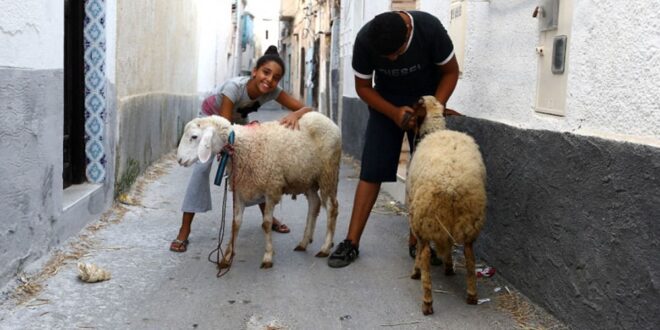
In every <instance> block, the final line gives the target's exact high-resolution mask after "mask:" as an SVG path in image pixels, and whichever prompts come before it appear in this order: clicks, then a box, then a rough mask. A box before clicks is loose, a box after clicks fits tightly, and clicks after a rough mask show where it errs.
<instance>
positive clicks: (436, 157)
mask: <svg viewBox="0 0 660 330" xmlns="http://www.w3.org/2000/svg"><path fill="white" fill-rule="evenodd" d="M423 99H424V106H425V107H426V111H427V116H426V118H425V122H424V123H423V124H422V127H421V129H420V133H422V134H423V137H422V139H421V141H420V142H419V144H418V145H417V148H416V150H415V153H414V155H413V157H412V160H411V163H410V167H409V170H408V177H407V180H406V192H407V203H408V210H409V222H410V228H411V231H412V232H413V234H414V235H415V236H416V237H417V239H418V243H417V244H418V245H417V251H418V253H417V257H416V259H415V266H414V268H413V275H412V277H413V278H415V279H419V277H420V275H421V278H422V288H423V292H424V297H423V304H422V312H423V313H424V314H425V315H427V314H431V313H433V307H432V303H433V301H432V295H431V279H430V272H429V267H430V265H429V263H430V245H429V243H430V242H431V241H433V242H434V243H435V245H436V249H437V250H438V255H439V256H441V257H442V259H443V261H444V265H445V274H447V275H450V274H453V273H454V270H453V261H452V256H451V252H452V245H453V244H462V245H463V247H464V254H465V260H466V271H467V295H468V297H467V302H468V303H469V304H476V303H477V291H476V274H475V258H474V252H473V249H472V244H473V243H474V241H475V240H476V239H477V236H478V235H479V232H480V230H481V228H482V227H483V225H484V220H485V212H486V168H485V166H484V163H483V159H482V156H481V153H480V152H479V147H478V145H477V144H476V143H475V141H474V139H473V138H472V137H470V136H469V135H467V134H464V133H461V132H455V131H449V130H445V129H442V128H444V127H445V123H444V117H443V116H442V111H443V110H444V108H443V107H442V105H440V104H439V103H438V102H437V100H436V99H435V98H434V97H428V96H426V97H424V98H423ZM426 121H429V123H427V122H426ZM425 124H426V125H425ZM425 127H426V128H428V127H432V128H435V129H437V128H441V129H439V130H437V131H432V129H426V131H425ZM424 134H425V135H424ZM420 270H421V274H420Z"/></svg>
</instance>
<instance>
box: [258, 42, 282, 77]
mask: <svg viewBox="0 0 660 330" xmlns="http://www.w3.org/2000/svg"><path fill="white" fill-rule="evenodd" d="M271 61H274V62H275V63H277V64H279V65H280V67H282V74H284V71H285V70H286V68H285V67H284V61H282V58H281V57H280V54H279V53H278V52H277V47H275V46H272V45H271V46H269V47H268V48H267V49H266V52H265V53H264V55H263V56H261V57H259V59H258V60H257V65H256V68H257V69H259V68H260V67H261V66H262V65H264V64H266V63H268V62H271Z"/></svg>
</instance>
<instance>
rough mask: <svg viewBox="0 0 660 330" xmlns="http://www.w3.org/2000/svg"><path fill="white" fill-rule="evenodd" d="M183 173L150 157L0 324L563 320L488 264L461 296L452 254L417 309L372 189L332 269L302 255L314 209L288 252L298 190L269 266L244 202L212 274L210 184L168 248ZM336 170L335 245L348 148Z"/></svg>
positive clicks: (447, 325)
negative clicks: (355, 234)
mask: <svg viewBox="0 0 660 330" xmlns="http://www.w3.org/2000/svg"><path fill="white" fill-rule="evenodd" d="M258 115H259V116H258V118H259V119H261V120H268V119H273V118H277V117H279V116H281V115H282V112H281V111H277V110H271V111H262V110H260V111H259V112H258ZM190 172H191V169H190V168H183V167H180V166H179V165H178V164H177V163H176V161H175V159H174V154H173V153H172V154H169V155H166V156H165V157H163V158H162V159H161V160H160V161H159V162H157V163H156V164H154V165H153V166H151V167H150V168H149V169H148V171H147V172H146V173H145V174H144V175H142V176H141V177H140V178H139V179H138V182H136V184H135V185H134V187H133V189H132V190H131V192H130V193H129V194H128V196H127V198H124V199H122V201H123V203H117V204H116V205H115V206H114V207H113V209H112V210H110V211H108V212H106V213H105V214H104V215H103V216H102V217H101V218H100V219H99V220H98V221H96V222H94V223H91V224H90V225H89V226H88V227H87V228H86V229H85V230H83V231H82V232H81V233H80V235H79V236H78V237H75V238H72V239H71V240H69V241H68V242H66V243H65V244H64V246H63V247H62V249H61V251H56V252H54V253H52V254H51V256H50V257H51V259H50V261H49V262H44V263H43V267H42V269H41V272H40V273H38V274H31V276H32V279H31V280H30V279H24V281H25V282H26V283H28V284H30V286H29V287H27V285H23V286H21V287H17V288H13V291H12V292H10V293H8V294H7V296H9V297H8V298H6V299H5V300H4V301H3V302H2V304H1V305H0V329H81V328H82V329H95V328H98V329H514V328H520V327H528V328H552V327H556V328H563V326H562V325H560V324H558V323H556V321H554V320H553V319H552V318H551V317H549V316H548V315H546V314H544V313H543V311H541V310H539V309H538V308H537V307H535V306H534V305H532V304H530V303H529V302H528V301H527V300H526V299H525V298H524V297H522V296H521V295H519V294H518V293H516V291H515V289H514V288H513V287H511V286H510V285H508V284H506V283H505V282H504V281H503V280H502V279H501V278H499V277H498V275H497V274H496V275H494V276H493V277H490V278H481V279H479V281H478V289H479V298H482V299H486V298H487V299H490V300H489V301H486V302H484V303H483V304H480V305H476V306H472V305H467V304H466V303H465V296H466V293H465V276H464V275H465V270H464V268H462V267H461V266H460V262H461V259H460V258H458V257H457V260H456V263H457V266H456V270H457V275H456V276H453V277H446V276H444V275H443V272H442V267H434V268H433V274H432V276H433V288H434V290H435V291H434V294H433V295H434V310H435V314H433V315H431V316H424V315H422V313H421V297H422V291H421V283H420V282H419V281H414V280H411V279H410V278H409V275H410V272H411V269H412V266H413V260H412V259H411V258H410V257H409V256H408V248H407V234H408V225H407V220H406V218H405V215H404V214H403V212H404V210H402V208H401V206H400V205H399V204H397V203H394V202H392V201H391V199H389V198H388V196H387V195H385V194H382V195H381V197H380V198H379V200H378V202H377V205H376V207H375V208H374V211H373V213H372V215H371V218H370V220H369V223H368V225H367V228H366V230H365V233H364V236H363V239H362V242H361V248H360V257H359V258H358V259H357V261H356V262H355V263H354V264H352V265H350V266H348V267H346V268H342V269H333V268H330V267H328V266H327V259H324V258H316V257H315V256H314V255H315V254H316V252H318V249H319V248H320V245H321V243H322V241H323V235H324V233H325V224H326V221H325V217H326V213H325V211H324V210H323V211H321V215H320V216H319V220H318V222H317V226H316V233H315V240H314V242H313V243H312V244H310V246H309V247H308V251H307V252H294V251H293V248H294V247H295V246H296V244H297V243H298V242H299V240H300V239H301V238H302V231H303V228H304V222H305V216H306V212H307V206H306V200H305V198H304V196H298V198H297V200H292V199H291V198H290V197H285V198H283V201H282V203H281V204H280V205H278V206H277V207H276V209H275V216H276V217H277V218H278V219H281V220H282V221H283V222H284V223H286V224H287V225H288V226H289V227H290V228H291V233H289V234H278V233H273V244H274V249H275V256H274V260H273V261H274V266H273V268H271V269H266V270H264V269H260V268H259V266H260V264H261V258H262V256H263V253H264V235H263V232H262V230H261V215H260V212H259V210H258V208H257V207H250V208H248V209H246V212H245V216H244V222H243V225H242V227H241V231H240V234H239V237H238V240H237V243H236V244H237V245H236V253H237V254H236V257H235V259H234V263H233V266H232V268H231V270H230V271H229V272H228V273H227V274H226V275H225V276H223V277H221V278H218V277H216V274H217V269H216V265H215V264H214V263H212V262H209V261H208V260H207V257H208V256H209V253H211V252H212V251H213V250H214V249H215V248H216V246H217V244H218V231H219V223H220V215H221V206H222V191H223V189H221V187H217V186H213V187H212V193H213V195H214V210H213V211H211V212H208V213H205V214H198V215H197V217H196V218H195V221H194V223H193V230H192V234H191V236H190V245H189V246H188V251H187V252H185V253H174V252H170V251H169V244H170V242H171V241H172V239H174V238H175V236H176V233H177V231H178V228H179V225H180V223H181V212H180V211H179V210H180V206H181V201H182V198H183V195H184V190H185V187H186V184H187V180H188V178H189V175H190ZM213 173H215V171H213ZM340 176H341V178H340V183H339V196H338V199H339V207H340V211H339V217H338V222H337V231H336V234H335V239H334V241H335V244H337V243H338V242H340V241H341V240H343V238H344V237H345V235H346V231H347V229H348V219H349V217H350V212H351V205H352V199H353V193H354V191H355V185H356V184H357V174H356V171H355V166H354V162H353V161H352V160H351V159H348V158H344V159H343V161H342V165H341V172H340ZM228 200H229V201H231V196H229V198H228ZM227 214H231V205H230V206H229V209H228V210H227ZM227 222H228V223H229V222H230V220H229V218H228V220H227ZM229 227H230V225H229V224H228V225H227V234H226V236H225V243H226V242H227V241H228V239H229V237H228V235H229V233H228V232H229ZM223 245H224V244H223ZM457 255H458V254H457ZM78 262H86V263H94V264H96V265H98V266H100V267H102V268H104V269H106V270H108V271H109V272H110V273H111V275H112V277H111V279H110V280H107V281H103V282H98V283H93V284H89V283H84V282H82V281H80V280H79V279H78V277H77V267H76V265H77V263H78ZM497 290H499V291H497ZM496 291H497V292H496Z"/></svg>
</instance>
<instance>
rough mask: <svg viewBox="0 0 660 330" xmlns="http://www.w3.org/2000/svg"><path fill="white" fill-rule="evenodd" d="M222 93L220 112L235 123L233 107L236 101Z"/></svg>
mask: <svg viewBox="0 0 660 330" xmlns="http://www.w3.org/2000/svg"><path fill="white" fill-rule="evenodd" d="M220 95H221V96H222V102H220V109H218V114H219V115H220V116H222V117H224V118H225V119H227V120H229V122H230V123H232V124H233V122H232V117H233V116H232V109H234V102H232V101H231V100H230V99H229V98H228V97H227V96H225V95H224V94H220Z"/></svg>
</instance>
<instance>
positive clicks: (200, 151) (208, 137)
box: [177, 116, 231, 166]
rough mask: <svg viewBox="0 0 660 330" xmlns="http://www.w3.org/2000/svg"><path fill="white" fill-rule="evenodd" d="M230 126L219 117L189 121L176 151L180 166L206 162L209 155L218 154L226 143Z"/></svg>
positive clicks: (225, 120)
mask: <svg viewBox="0 0 660 330" xmlns="http://www.w3.org/2000/svg"><path fill="white" fill-rule="evenodd" d="M230 130H231V124H230V123H229V121H228V120H227V119H225V118H222V117H220V116H210V117H205V118H196V119H193V120H191V121H190V122H189V123H188V124H186V127H185V128H184V130H183V136H182V137H181V141H179V148H178V149H177V160H178V161H179V164H180V165H182V166H190V165H192V164H194V163H195V162H196V161H197V160H199V161H201V162H202V163H205V162H207V161H208V160H209V159H210V158H211V155H213V154H217V153H219V152H220V150H221V149H222V147H223V146H224V145H225V143H227V139H228V137H229V131H230Z"/></svg>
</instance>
